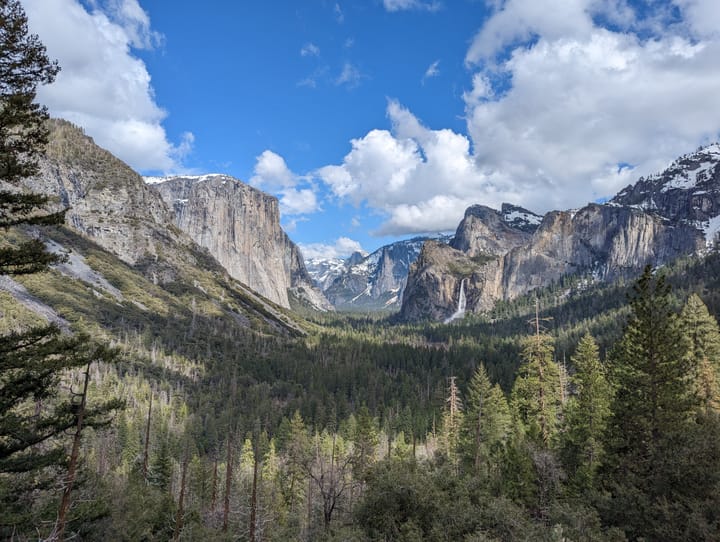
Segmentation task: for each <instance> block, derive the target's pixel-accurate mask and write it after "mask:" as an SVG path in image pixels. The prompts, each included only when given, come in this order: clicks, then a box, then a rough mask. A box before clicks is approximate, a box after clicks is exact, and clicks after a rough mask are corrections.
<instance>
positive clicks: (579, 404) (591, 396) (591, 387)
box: [562, 334, 612, 490]
mask: <svg viewBox="0 0 720 542" xmlns="http://www.w3.org/2000/svg"><path fill="white" fill-rule="evenodd" d="M572 363H573V366H574V367H575V374H574V375H573V376H572V387H573V390H574V394H573V396H572V397H571V398H570V399H569V401H568V403H567V405H566V406H565V419H564V427H565V431H564V432H563V436H562V457H563V463H564V465H565V469H566V471H567V472H568V475H569V476H570V478H571V481H572V482H573V483H574V485H575V486H576V487H577V488H578V489H580V490H585V489H590V488H591V487H593V482H594V479H595V473H596V471H597V469H598V467H599V465H600V464H601V463H602V459H603V447H602V437H603V435H604V434H605V429H606V427H607V421H608V417H609V416H610V401H611V398H612V392H611V389H610V384H609V383H608V380H607V378H606V377H605V370H604V367H603V365H602V363H601V362H600V356H599V352H598V346H597V343H596V342H595V339H593V337H592V336H591V335H590V334H586V335H585V336H584V337H583V338H582V339H581V340H580V343H579V344H578V347H577V351H576V352H575V355H574V356H573V358H572Z"/></svg>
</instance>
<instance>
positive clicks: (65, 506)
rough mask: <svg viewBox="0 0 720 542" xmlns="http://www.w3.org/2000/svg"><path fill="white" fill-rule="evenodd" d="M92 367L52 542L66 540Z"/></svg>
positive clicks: (87, 372)
mask: <svg viewBox="0 0 720 542" xmlns="http://www.w3.org/2000/svg"><path fill="white" fill-rule="evenodd" d="M90 365H91V363H88V364H87V366H86V367H85V382H84V384H83V391H82V395H81V396H80V405H79V406H78V411H77V424H76V425H75V435H74V436H73V445H72V451H71V452H70V463H69V464H68V472H67V477H66V478H65V488H64V489H63V496H62V500H61V501H60V510H59V511H58V518H57V522H56V523H55V529H54V531H55V532H54V535H53V536H51V537H50V539H51V540H57V542H63V541H64V540H65V524H66V522H67V513H68V510H69V509H70V494H71V493H72V489H73V485H74V484H75V476H76V473H77V464H78V457H79V455H80V439H81V437H82V430H83V422H84V421H85V405H86V402H87V389H88V383H89V381H90Z"/></svg>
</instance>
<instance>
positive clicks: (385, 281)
mask: <svg viewBox="0 0 720 542" xmlns="http://www.w3.org/2000/svg"><path fill="white" fill-rule="evenodd" d="M427 239H429V238H428V237H415V238H413V239H408V240H404V241H397V242H395V243H392V244H389V245H385V246H383V247H381V248H379V249H378V250H376V251H375V252H373V253H372V254H369V255H368V254H362V253H359V252H356V253H354V254H352V255H351V256H350V257H349V258H348V259H347V260H345V261H344V262H343V261H342V260H337V259H328V260H322V259H316V260H311V261H310V262H308V267H309V269H310V273H311V275H312V276H313V279H314V280H315V283H316V284H318V286H320V287H321V288H322V289H323V292H324V293H325V295H326V297H327V298H328V299H329V301H330V302H331V303H332V304H333V305H334V306H335V307H336V308H337V309H342V310H389V309H397V308H398V307H399V306H400V300H401V299H402V295H403V291H404V289H405V283H406V281H407V276H408V272H409V270H410V266H411V265H412V263H413V262H414V261H415V260H416V259H417V258H418V255H419V254H420V249H421V248H422V246H423V243H424V242H425V241H426V240H427ZM438 239H440V240H441V242H446V241H447V240H448V239H447V237H440V238H438Z"/></svg>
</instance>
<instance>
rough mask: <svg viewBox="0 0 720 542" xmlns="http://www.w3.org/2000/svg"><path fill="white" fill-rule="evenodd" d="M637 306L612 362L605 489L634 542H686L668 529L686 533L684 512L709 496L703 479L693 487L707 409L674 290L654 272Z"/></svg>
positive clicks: (614, 517)
mask: <svg viewBox="0 0 720 542" xmlns="http://www.w3.org/2000/svg"><path fill="white" fill-rule="evenodd" d="M630 305H631V309H632V313H631V315H630V317H629V320H628V323H627V325H626V328H625V332H624V334H623V337H622V339H621V340H620V341H619V343H617V344H616V345H615V348H614V349H613V351H612V353H611V356H610V359H611V374H612V380H613V384H614V387H615V395H614V398H613V401H612V406H611V410H612V415H611V417H610V419H609V423H608V432H607V436H606V439H605V440H606V442H605V447H606V451H607V455H606V464H605V466H604V467H603V469H602V479H603V480H602V482H603V486H604V488H605V490H606V491H607V492H608V493H609V494H610V495H612V498H611V499H610V500H609V501H608V503H606V507H605V509H604V514H605V517H606V520H607V521H609V522H610V523H611V524H614V525H617V526H618V527H621V528H622V529H623V530H625V532H626V534H627V535H628V536H629V538H631V539H635V538H637V537H641V536H645V537H647V538H649V539H653V540H660V539H662V540H672V539H675V540H680V539H684V537H685V536H686V535H684V534H683V535H671V534H670V532H669V531H668V530H667V529H666V527H668V526H669V525H670V524H674V526H673V530H674V531H675V532H680V533H682V530H683V524H684V523H686V522H687V520H688V517H689V516H688V513H687V512H685V511H683V510H684V506H685V505H686V503H687V502H690V500H692V499H694V497H691V495H697V496H698V497H700V498H702V496H703V495H708V490H709V488H708V487H707V486H706V484H707V481H703V480H702V479H698V480H697V482H696V483H695V484H693V485H694V487H693V486H691V485H690V484H689V481H690V480H691V479H696V478H697V477H696V476H694V475H693V473H694V469H695V467H693V466H692V464H691V463H692V461H690V462H688V461H687V460H686V459H687V458H688V457H689V456H688V452H689V449H688V447H687V442H688V441H689V440H691V439H693V438H694V437H693V435H695V434H696V428H697V424H696V422H695V416H694V414H695V412H696V411H697V408H698V406H699V402H698V399H697V395H696V393H695V385H694V379H693V370H692V369H693V360H692V356H691V344H690V341H689V339H688V337H687V335H686V334H685V331H684V329H683V326H682V325H681V322H680V319H679V317H678V315H677V314H676V313H675V311H674V310H673V306H672V297H671V295H670V287H669V286H668V285H667V283H666V282H665V279H664V277H662V276H658V277H655V276H654V275H653V272H652V269H651V267H650V266H648V267H646V268H645V271H644V272H643V275H642V276H641V277H640V279H639V280H638V281H637V283H636V284H635V286H634V295H633V297H632V299H631V302H630ZM711 455H712V454H711ZM684 458H685V459H684ZM708 474H709V473H708ZM708 480H712V477H708Z"/></svg>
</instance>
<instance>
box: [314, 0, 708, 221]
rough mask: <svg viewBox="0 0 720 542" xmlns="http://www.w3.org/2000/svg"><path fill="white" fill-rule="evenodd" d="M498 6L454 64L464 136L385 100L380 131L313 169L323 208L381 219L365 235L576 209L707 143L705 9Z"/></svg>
mask: <svg viewBox="0 0 720 542" xmlns="http://www.w3.org/2000/svg"><path fill="white" fill-rule="evenodd" d="M495 4H496V5H497V9H496V11H495V12H494V13H493V14H492V15H491V16H490V17H489V18H488V19H487V20H486V21H485V23H484V25H483V26H482V28H480V30H479V31H478V33H477V34H476V35H475V37H474V38H473V40H472V43H471V45H470V47H469V49H468V51H467V55H466V58H465V63H466V66H467V67H468V69H469V70H470V71H471V72H472V76H471V80H472V85H471V87H470V89H469V90H467V91H466V92H465V93H464V94H463V101H464V105H465V114H466V124H467V135H464V134H459V133H455V132H453V131H451V130H447V129H431V128H428V127H426V126H424V125H423V124H422V123H421V122H420V120H418V119H417V118H416V117H415V116H414V115H413V113H412V112H411V111H409V110H408V109H406V108H404V107H403V106H402V105H400V103H399V102H397V101H390V102H389V104H388V107H387V116H388V118H389V120H390V123H391V125H392V129H391V130H382V129H375V130H371V131H370V132H368V133H367V134H366V135H365V136H362V137H359V138H356V139H353V140H352V141H351V150H350V152H349V153H348V154H347V155H346V156H345V158H344V159H343V162H342V164H338V165H329V166H325V167H321V168H319V169H318V170H317V172H316V175H317V176H318V177H319V178H320V179H321V180H322V181H323V182H324V183H325V185H326V186H327V187H328V188H329V189H330V191H331V192H332V194H333V195H334V196H336V197H339V198H347V199H349V200H352V201H353V202H354V203H356V204H359V203H360V202H363V201H364V202H367V203H368V204H369V205H370V206H371V207H374V208H376V209H378V210H381V211H382V212H384V213H385V214H386V216H387V220H386V221H385V223H384V224H383V225H382V226H381V227H380V229H379V230H378V231H377V232H376V233H378V234H406V233H417V232H431V231H438V230H448V229H453V228H455V227H456V226H457V223H458V221H459V219H460V218H461V217H462V213H463V211H464V209H465V208H466V207H467V206H469V205H471V204H473V203H482V204H486V205H490V206H499V205H500V203H502V202H503V201H509V202H512V203H515V204H520V205H523V206H525V207H528V208H530V209H534V210H537V211H541V212H544V211H548V210H550V209H558V208H571V207H574V206H580V205H583V204H585V203H587V202H588V201H592V200H596V199H599V198H602V197H605V196H608V195H611V194H613V193H615V192H617V191H618V190H619V189H621V188H622V187H623V186H625V185H627V184H629V183H631V182H633V181H634V180H636V179H637V178H638V177H639V176H640V175H645V174H648V173H652V172H654V171H657V170H660V169H662V167H664V166H665V165H666V163H667V161H668V160H670V159H672V158H673V157H675V156H677V155H679V154H682V153H684V152H687V151H689V150H692V149H693V148H695V147H696V146H697V145H699V144H701V143H705V142H708V141H712V140H715V139H717V138H718V134H719V130H720V102H719V101H718V100H717V95H718V92H719V91H720V70H718V69H717V59H718V58H720V34H719V32H720V20H719V19H720V10H719V9H718V8H717V5H716V4H715V2H714V0H680V1H676V2H672V3H671V2H655V3H654V7H653V9H652V10H651V12H641V11H640V10H638V9H637V8H633V7H632V6H631V5H630V4H629V3H627V2H625V1H623V0H612V1H611V0H607V1H599V0H508V1H506V2H495ZM398 5H399V4H398ZM408 5H409V4H408ZM386 7H387V4H386ZM673 8H675V10H673ZM678 10H679V11H678ZM678 13H679V15H680V17H679V18H678V16H677V14H678Z"/></svg>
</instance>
